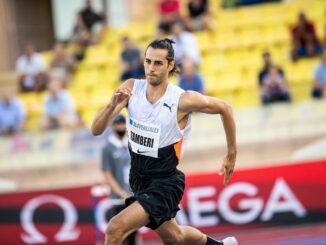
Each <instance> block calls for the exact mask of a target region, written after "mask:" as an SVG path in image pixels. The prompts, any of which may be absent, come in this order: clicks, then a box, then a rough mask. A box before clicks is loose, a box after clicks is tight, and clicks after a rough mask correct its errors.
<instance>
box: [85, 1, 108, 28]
mask: <svg viewBox="0 0 326 245" xmlns="http://www.w3.org/2000/svg"><path fill="white" fill-rule="evenodd" d="M80 16H81V19H82V21H83V23H84V25H85V27H86V28H87V30H88V31H89V32H92V31H93V30H92V28H93V26H94V25H95V24H96V23H98V22H104V16H103V15H100V14H97V13H95V11H94V10H93V6H92V1H91V0H86V1H85V8H84V9H82V10H81V11H80Z"/></svg>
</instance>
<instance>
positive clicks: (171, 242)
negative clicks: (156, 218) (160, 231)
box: [161, 229, 184, 245]
mask: <svg viewBox="0 0 326 245" xmlns="http://www.w3.org/2000/svg"><path fill="white" fill-rule="evenodd" d="M161 239H162V242H163V244H164V245H176V244H183V241H184V232H183V231H182V230H181V229H180V230H177V231H175V232H173V233H171V234H170V235H169V236H164V237H161Z"/></svg>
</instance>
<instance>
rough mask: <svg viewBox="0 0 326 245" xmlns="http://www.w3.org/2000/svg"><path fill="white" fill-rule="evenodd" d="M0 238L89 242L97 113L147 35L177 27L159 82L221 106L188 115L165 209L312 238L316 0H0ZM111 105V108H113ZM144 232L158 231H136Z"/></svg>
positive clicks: (299, 240)
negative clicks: (231, 159) (228, 114)
mask: <svg viewBox="0 0 326 245" xmlns="http://www.w3.org/2000/svg"><path fill="white" fill-rule="evenodd" d="M0 6H1V7H0V27H1V28H0V29H1V35H0V50H1V56H0V96H1V97H0V191H1V193H0V243H1V244H6V245H7V244H36V243H38V244H101V243H102V241H103V230H104V229H105V228H103V227H105V223H106V220H107V219H108V217H109V211H110V208H111V207H112V205H114V204H112V203H110V202H109V201H108V200H110V194H108V193H109V192H108V190H107V189H108V188H107V187H108V185H107V184H106V182H105V178H104V176H103V173H102V170H101V166H100V165H101V164H100V162H101V150H102V149H103V147H104V146H105V145H106V143H107V138H108V135H109V134H110V131H109V130H108V132H105V133H104V134H103V135H101V136H98V137H93V136H92V135H91V133H90V130H89V127H90V125H91V122H92V120H93V118H94V116H95V114H96V113H97V112H98V111H99V109H100V108H102V107H103V106H104V105H106V103H108V101H109V99H110V97H111V95H112V93H113V92H114V91H115V89H116V88H117V87H118V86H119V85H120V84H121V82H122V81H124V80H126V79H128V78H131V77H132V78H142V77H143V76H144V71H143V66H142V64H143V58H144V51H145V48H146V46H147V45H148V44H149V42H151V41H152V40H154V39H159V38H164V37H170V38H172V39H173V40H174V41H175V44H174V48H175V58H176V60H177V62H178V64H179V66H180V68H181V73H180V74H179V75H178V76H174V77H171V82H172V83H174V84H178V85H179V86H180V87H182V88H183V89H185V90H195V91H198V92H200V93H203V94H206V95H209V96H216V97H218V98H221V99H224V100H226V101H228V102H229V103H230V104H231V105H232V106H233V108H234V114H235V118H236V123H237V138H238V139H237V140H238V147H239V148H238V160H237V164H236V172H235V173H234V176H233V177H232V179H231V182H230V184H229V185H227V186H225V187H224V186H223V185H222V177H221V176H218V175H217V170H218V166H219V164H220V163H221V161H222V159H223V157H224V155H223V154H224V153H225V152H226V141H225V136H224V131H223V127H222V123H221V120H220V119H219V117H217V116H210V115H199V114H194V115H193V116H192V132H191V137H190V140H189V142H188V144H187V145H186V152H185V155H184V157H183V160H182V163H181V164H180V165H179V166H180V169H182V170H183V171H184V172H185V173H186V175H187V189H186V192H185V196H184V199H183V200H182V203H181V206H180V207H181V211H180V212H179V214H178V217H177V219H178V221H179V223H182V224H189V225H193V226H196V227H198V228H199V229H201V230H203V231H204V232H206V233H209V234H210V235H212V236H214V237H215V238H222V237H224V236H228V235H230V234H232V235H236V236H237V237H238V239H239V242H240V243H239V244H241V245H245V244H265V245H272V244H273V245H281V244H296V245H317V244H318V245H319V244H320V245H321V244H326V197H325V189H326V51H324V48H325V47H326V1H323V0H284V1H281V0H269V1H268V0H120V1H113V0H92V1H85V0H74V1H72V0H70V1H64V0H28V1H26V0H25V1H23V0H2V1H0ZM124 113H125V112H124ZM139 233H140V238H141V240H143V243H142V244H148V245H156V244H161V243H160V242H159V240H158V239H157V237H156V236H155V235H154V233H152V232H150V231H148V230H146V229H142V230H141V231H139Z"/></svg>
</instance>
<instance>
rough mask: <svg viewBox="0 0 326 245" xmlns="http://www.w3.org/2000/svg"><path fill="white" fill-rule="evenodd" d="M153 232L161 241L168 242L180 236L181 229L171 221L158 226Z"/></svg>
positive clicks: (175, 222)
mask: <svg viewBox="0 0 326 245" xmlns="http://www.w3.org/2000/svg"><path fill="white" fill-rule="evenodd" d="M155 232H156V233H157V235H158V236H159V237H160V238H161V239H162V240H170V239H171V238H174V237H178V236H180V235H181V234H182V229H181V227H180V226H179V225H178V224H177V221H176V220H175V219H171V220H168V221H165V222H164V223H163V224H162V225H160V226H159V227H158V228H157V229H156V230H155Z"/></svg>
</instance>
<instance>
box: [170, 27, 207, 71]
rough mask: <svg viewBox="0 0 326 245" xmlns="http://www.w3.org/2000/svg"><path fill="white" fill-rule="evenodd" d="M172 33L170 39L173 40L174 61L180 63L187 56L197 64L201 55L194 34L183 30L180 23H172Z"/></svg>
mask: <svg viewBox="0 0 326 245" xmlns="http://www.w3.org/2000/svg"><path fill="white" fill-rule="evenodd" d="M172 34H173V36H172V39H173V41H174V42H175V43H174V44H173V48H174V57H175V60H176V62H177V63H178V64H182V62H183V60H184V59H187V58H188V59H190V60H192V62H194V63H195V64H196V66H199V64H200V60H201V57H200V52H199V48H198V44H197V40H196V38H195V37H194V35H193V34H192V33H190V32H187V31H185V30H184V28H183V25H182V24H181V23H175V24H173V25H172Z"/></svg>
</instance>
